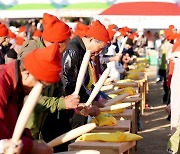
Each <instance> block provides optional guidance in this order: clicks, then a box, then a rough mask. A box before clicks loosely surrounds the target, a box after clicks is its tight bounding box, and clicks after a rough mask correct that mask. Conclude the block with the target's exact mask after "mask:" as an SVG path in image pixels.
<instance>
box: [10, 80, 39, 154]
mask: <svg viewBox="0 0 180 154" xmlns="http://www.w3.org/2000/svg"><path fill="white" fill-rule="evenodd" d="M42 88H43V85H42V84H41V83H38V84H36V85H35V86H34V87H33V89H32V90H31V92H30V93H29V96H28V98H27V99H26V101H25V103H24V105H23V108H22V110H21V112H20V114H19V117H18V119H17V122H16V126H15V128H14V132H13V135H12V143H14V144H16V143H17V142H18V141H19V139H20V138H21V135H22V133H23V131H24V128H25V126H26V123H27V121H28V119H29V117H30V115H31V112H32V111H33V109H34V107H35V105H36V103H37V101H38V98H39V96H40V94H41V91H42ZM7 154H13V147H11V148H9V150H8V152H7Z"/></svg>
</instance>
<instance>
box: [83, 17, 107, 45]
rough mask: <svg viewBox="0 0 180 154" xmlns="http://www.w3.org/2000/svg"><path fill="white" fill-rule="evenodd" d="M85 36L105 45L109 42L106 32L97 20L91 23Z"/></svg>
mask: <svg viewBox="0 0 180 154" xmlns="http://www.w3.org/2000/svg"><path fill="white" fill-rule="evenodd" d="M85 36H88V37H93V38H95V39H97V40H100V41H103V42H105V43H108V42H109V34H108V31H107V30H106V28H105V26H104V25H102V24H101V23H100V21H99V20H96V21H94V22H93V23H92V26H90V28H89V30H88V31H87V32H86V34H85Z"/></svg>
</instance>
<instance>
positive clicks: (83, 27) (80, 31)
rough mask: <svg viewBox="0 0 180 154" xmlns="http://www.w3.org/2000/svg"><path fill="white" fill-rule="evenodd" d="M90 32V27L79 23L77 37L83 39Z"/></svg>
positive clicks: (76, 31)
mask: <svg viewBox="0 0 180 154" xmlns="http://www.w3.org/2000/svg"><path fill="white" fill-rule="evenodd" d="M88 30H89V27H88V26H86V25H84V24H82V23H81V22H78V23H77V25H76V30H75V32H74V33H75V35H78V36H80V37H81V38H82V37H84V36H85V34H86V32H87V31H88Z"/></svg>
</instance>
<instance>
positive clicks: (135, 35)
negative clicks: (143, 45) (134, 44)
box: [128, 32, 139, 40]
mask: <svg viewBox="0 0 180 154" xmlns="http://www.w3.org/2000/svg"><path fill="white" fill-rule="evenodd" d="M138 36H139V35H138V33H136V32H133V33H131V34H130V35H129V36H128V38H130V39H132V40H134V38H135V37H138Z"/></svg>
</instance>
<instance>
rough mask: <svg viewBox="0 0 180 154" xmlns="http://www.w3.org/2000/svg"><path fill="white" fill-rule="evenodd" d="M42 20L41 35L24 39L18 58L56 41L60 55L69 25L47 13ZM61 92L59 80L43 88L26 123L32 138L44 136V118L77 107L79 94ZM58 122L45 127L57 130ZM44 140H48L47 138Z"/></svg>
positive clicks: (67, 39) (55, 115) (67, 36)
mask: <svg viewBox="0 0 180 154" xmlns="http://www.w3.org/2000/svg"><path fill="white" fill-rule="evenodd" d="M42 20H43V27H44V31H43V33H42V36H41V37H39V38H38V39H37V40H28V41H25V42H24V44H23V46H22V48H21V52H20V53H18V59H23V58H24V56H25V55H27V54H28V53H29V52H31V50H32V49H35V48H44V47H48V46H50V45H51V44H53V42H58V44H59V54H60V56H62V54H63V52H64V50H65V48H66V46H67V44H68V42H69V40H70V36H71V31H70V28H69V26H68V25H67V24H65V23H64V22H62V21H61V20H59V19H58V18H57V17H56V16H53V15H50V14H47V13H45V14H44V15H43V19H42ZM60 63H61V62H60ZM43 71H44V70H43ZM59 76H60V75H59ZM63 93H64V92H63V87H62V82H61V80H59V82H58V83H56V84H53V85H51V86H49V87H47V88H45V89H44V92H43V93H42V97H41V99H40V100H39V104H38V105H37V107H36V109H35V111H34V112H33V113H32V115H31V117H30V120H29V121H28V123H27V128H29V129H30V130H31V133H32V135H33V137H34V138H36V139H39V138H40V137H41V136H43V138H44V134H43V133H42V130H43V129H44V128H45V126H44V125H43V124H44V122H45V120H46V118H49V117H53V118H54V120H53V121H56V119H58V120H59V119H60V118H59V113H60V110H65V109H75V108H77V106H78V104H79V96H78V95H74V94H73V95H68V96H66V97H64V95H63ZM63 112H64V111H63ZM50 113H51V114H50ZM63 118H64V116H63ZM64 119H66V118H64ZM53 121H52V122H53ZM58 123H59V121H58ZM58 123H57V122H56V123H55V125H56V126H54V125H48V126H47V127H51V126H53V128H54V129H57V130H58V128H59V127H61V125H58ZM66 129H67V128H64V131H66ZM53 132H56V131H52V132H51V133H53ZM46 135H48V134H46ZM50 137H51V139H53V138H55V137H57V134H55V136H53V135H52V136H51V135H50ZM44 139H46V138H44ZM45 141H46V142H48V140H45ZM55 151H56V148H55Z"/></svg>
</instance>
